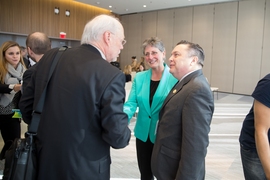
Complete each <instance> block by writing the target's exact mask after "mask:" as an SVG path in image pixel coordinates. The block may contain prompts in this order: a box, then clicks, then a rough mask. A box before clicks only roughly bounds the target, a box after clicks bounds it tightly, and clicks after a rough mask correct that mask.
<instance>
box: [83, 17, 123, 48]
mask: <svg viewBox="0 0 270 180" xmlns="http://www.w3.org/2000/svg"><path fill="white" fill-rule="evenodd" d="M121 28H122V24H121V23H120V21H119V19H117V18H116V17H113V16H110V15H105V14H102V15H98V16H96V17H95V18H93V19H92V20H91V21H89V22H88V23H87V24H86V25H85V27H84V30H83V34H82V39H81V44H90V43H92V42H96V41H98V40H100V38H101V37H102V34H103V33H104V32H105V31H110V32H112V33H114V34H115V33H116V32H118V31H119V30H120V29H121Z"/></svg>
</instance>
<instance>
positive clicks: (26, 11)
mask: <svg viewBox="0 0 270 180" xmlns="http://www.w3.org/2000/svg"><path fill="white" fill-rule="evenodd" d="M55 7H59V8H60V14H59V15H55V14H54V8H55ZM67 9H68V10H70V12H71V15H70V17H66V16H65V11H66V10H67ZM98 14H111V13H110V12H109V10H105V9H101V8H96V7H93V6H90V5H86V4H82V3H79V2H76V1H73V0H1V1H0V31H2V32H10V33H17V34H25V35H27V34H29V33H32V32H35V31H41V32H44V33H46V34H47V35H48V36H49V37H55V38H58V37H59V33H60V32H61V31H63V32H66V33H67V38H69V39H81V35H82V32H83V28H84V26H85V24H86V23H87V22H88V21H89V20H90V19H92V18H93V17H94V16H96V15H98Z"/></svg>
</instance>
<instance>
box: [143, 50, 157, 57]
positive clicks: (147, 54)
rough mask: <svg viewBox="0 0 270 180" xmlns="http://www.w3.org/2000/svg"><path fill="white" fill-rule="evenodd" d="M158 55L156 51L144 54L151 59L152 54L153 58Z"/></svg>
mask: <svg viewBox="0 0 270 180" xmlns="http://www.w3.org/2000/svg"><path fill="white" fill-rule="evenodd" d="M157 53H158V52H156V51H152V52H147V53H145V54H144V56H146V57H149V56H150V54H151V55H152V56H156V55H157Z"/></svg>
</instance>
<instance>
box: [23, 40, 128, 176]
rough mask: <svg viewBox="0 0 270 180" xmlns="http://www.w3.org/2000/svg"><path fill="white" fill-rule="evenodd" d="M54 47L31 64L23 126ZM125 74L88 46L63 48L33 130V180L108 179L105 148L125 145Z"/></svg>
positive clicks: (29, 114) (126, 137)
mask: <svg viewBox="0 0 270 180" xmlns="http://www.w3.org/2000/svg"><path fill="white" fill-rule="evenodd" d="M57 51H58V49H52V50H50V51H48V52H46V53H45V54H44V56H43V57H42V59H41V60H40V61H39V63H38V64H37V65H36V66H37V67H36V71H35V72H34V74H33V75H32V78H31V82H30V84H29V85H28V86H27V87H26V90H25V92H24V94H23V96H22V99H21V102H20V108H21V112H22V115H23V119H24V121H25V122H26V123H29V122H30V121H31V112H32V109H33V108H32V107H35V106H36V104H37V102H38V99H39V97H40V95H41V92H42V90H43V88H44V86H45V84H46V81H47V75H48V72H49V68H50V65H51V62H52V59H53V57H54V56H55V54H56V53H57ZM124 86H125V76H124V74H123V73H122V72H121V71H119V70H118V69H116V68H115V67H113V66H112V65H111V64H109V63H108V62H107V61H105V60H104V59H102V57H101V55H100V53H99V51H98V50H97V49H96V48H94V47H93V46H90V45H81V46H79V47H76V48H71V49H67V50H66V51H65V52H64V53H63V55H62V56H61V58H60V59H59V63H58V65H57V66H56V69H55V72H54V73H53V76H52V78H51V81H50V82H49V86H48V89H47V96H46V101H45V104H44V109H43V112H42V115H41V121H40V124H39V129H38V132H37V134H38V156H39V164H38V165H39V172H38V180H48V179H50V180H59V179H65V180H69V179H70V180H71V179H72V180H73V179H76V180H85V179H91V180H109V179H110V164H111V159H110V147H113V148H123V147H125V146H127V145H128V142H129V139H130V134H131V132H130V130H129V128H128V118H127V115H126V114H125V113H124V112H123V103H124V101H125V89H124Z"/></svg>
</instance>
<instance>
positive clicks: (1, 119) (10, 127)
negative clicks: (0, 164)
mask: <svg viewBox="0 0 270 180" xmlns="http://www.w3.org/2000/svg"><path fill="white" fill-rule="evenodd" d="M12 116H13V114H12V115H0V131H1V135H2V138H3V140H4V147H3V149H2V151H1V154H0V160H2V159H4V158H5V153H6V150H8V149H9V147H10V146H11V144H12V142H13V140H14V139H16V138H20V137H21V124H20V122H21V121H20V119H18V118H12Z"/></svg>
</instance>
